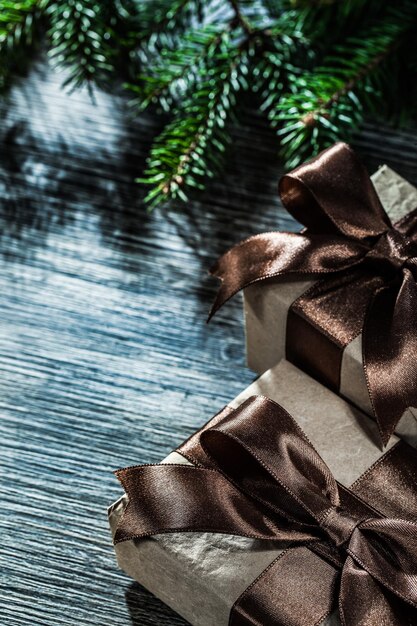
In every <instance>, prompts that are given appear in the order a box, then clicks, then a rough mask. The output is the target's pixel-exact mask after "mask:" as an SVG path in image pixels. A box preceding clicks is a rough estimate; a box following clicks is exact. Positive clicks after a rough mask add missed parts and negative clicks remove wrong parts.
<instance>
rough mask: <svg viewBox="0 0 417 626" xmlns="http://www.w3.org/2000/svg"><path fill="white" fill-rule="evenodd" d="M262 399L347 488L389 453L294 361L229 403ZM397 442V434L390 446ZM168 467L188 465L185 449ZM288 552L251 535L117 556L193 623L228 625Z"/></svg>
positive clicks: (141, 544)
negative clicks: (239, 603)
mask: <svg viewBox="0 0 417 626" xmlns="http://www.w3.org/2000/svg"><path fill="white" fill-rule="evenodd" d="M254 394H260V395H265V396H268V397H269V398H272V399H273V400H275V401H276V402H278V403H279V404H281V405H282V406H283V407H284V408H285V409H286V410H287V411H289V413H290V414H291V415H292V416H293V417H294V418H295V419H296V420H297V421H298V423H299V424H300V426H301V428H302V429H303V430H304V432H305V433H306V435H307V436H308V438H309V439H310V441H311V442H312V443H313V445H314V446H315V448H316V450H317V451H318V452H319V453H320V454H321V456H322V457H323V459H324V461H325V462H326V463H327V464H328V466H329V467H330V469H331V471H332V472H333V474H334V476H335V478H336V479H337V480H338V481H339V482H341V483H342V484H344V485H346V486H350V485H351V484H352V483H353V482H354V481H355V480H356V479H357V478H358V477H359V476H361V475H362V474H363V473H364V472H365V471H366V470H367V469H368V468H369V467H370V466H371V465H372V464H373V463H374V462H375V461H377V460H378V459H379V458H380V457H381V456H383V454H384V452H382V451H381V448H380V443H379V436H378V429H377V426H376V424H375V423H374V422H373V421H372V420H370V419H369V418H368V417H366V416H365V415H364V414H363V413H362V412H361V411H359V410H358V409H355V408H354V407H352V406H351V405H349V404H348V403H347V402H346V401H345V400H343V399H342V398H341V397H340V396H337V395H336V394H334V393H333V392H331V391H330V390H328V389H327V388H325V387H324V386H322V385H321V384H320V383H318V382H316V381H315V380H313V379H312V378H310V377H309V376H307V374H304V373H303V372H301V371H300V370H299V369H297V368H296V367H295V366H294V365H292V364H290V363H289V362H288V361H285V360H282V361H281V362H280V363H279V364H277V365H276V366H275V367H273V368H272V369H270V370H268V371H267V372H265V373H264V374H263V375H262V376H261V377H260V378H259V379H258V380H257V381H255V382H254V383H253V384H252V385H250V386H249V387H248V388H247V389H245V391H243V393H241V394H240V395H239V396H237V397H236V398H235V399H234V400H232V401H231V402H230V404H229V406H231V407H232V408H236V407H238V406H239V405H240V404H241V403H242V402H243V401H244V400H245V399H246V398H248V397H249V396H251V395H254ZM218 408H220V407H218ZM397 441H398V438H397V437H395V436H394V437H392V438H391V441H390V443H389V446H388V448H387V449H390V448H391V447H392V446H393V445H394V444H395V443H396V442H397ZM138 461H140V459H138ZM165 462H170V463H188V461H187V460H186V459H185V458H184V457H182V456H181V455H180V454H178V453H177V452H173V453H172V454H170V455H169V456H168V457H167V459H165ZM126 502H127V501H126V496H123V497H122V498H120V499H119V500H118V501H117V502H116V503H115V504H114V505H113V506H111V507H110V509H109V521H110V526H111V529H112V532H113V534H114V532H115V529H116V526H117V522H118V520H119V518H120V516H121V514H122V512H123V510H124V507H125V506H126ZM285 547H286V546H284V545H282V544H277V543H273V542H268V543H267V542H261V541H257V540H253V539H247V538H244V537H231V536H226V535H220V534H210V533H175V534H170V535H159V536H157V537H153V538H150V539H144V540H140V541H134V540H133V541H127V542H123V543H119V544H117V545H116V546H115V551H116V556H117V561H118V564H119V566H120V567H121V568H122V569H123V570H124V571H125V572H126V573H127V574H128V575H129V576H131V577H132V578H134V579H135V580H137V581H138V582H140V583H141V584H142V585H143V586H144V587H146V588H147V589H148V590H149V591H151V592H152V593H153V594H154V595H156V596H157V597H158V598H160V599H161V600H162V601H163V602H165V603H166V604H167V605H169V606H170V607H171V608H172V609H174V611H176V612H177V613H179V614H180V615H182V616H183V617H184V618H185V619H186V620H187V621H188V622H190V623H191V624H193V625H194V626H227V625H228V621H229V613H230V610H231V607H232V606H233V604H234V602H235V601H236V600H237V599H238V597H239V596H240V594H241V593H242V592H243V591H244V590H245V589H246V588H247V587H248V586H249V585H250V583H251V582H252V581H253V580H254V579H255V578H256V577H257V576H258V575H259V574H260V573H261V572H262V571H263V570H264V569H265V568H266V567H267V566H268V565H269V564H270V563H271V562H272V561H273V560H274V559H275V558H276V557H277V556H278V555H279V554H280V552H281V551H282V550H283V549H284V548H285ZM312 576H314V572H312ZM324 625H326V626H340V621H339V617H338V615H337V614H334V615H332V616H330V617H328V618H326V620H325V621H324V622H323V626H324ZM312 626H313V625H312Z"/></svg>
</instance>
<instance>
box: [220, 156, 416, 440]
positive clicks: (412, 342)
mask: <svg viewBox="0 0 417 626" xmlns="http://www.w3.org/2000/svg"><path fill="white" fill-rule="evenodd" d="M279 189H280V193H281V197H282V201H283V203H284V205H285V207H286V208H287V209H288V210H289V211H290V213H291V214H292V215H293V216H294V217H295V218H296V219H298V220H299V221H300V222H301V223H303V224H304V225H305V226H306V227H307V230H305V231H303V232H301V233H299V234H295V233H273V232H270V233H264V234H260V235H256V236H254V237H251V238H249V239H247V240H245V241H243V242H241V243H240V244H238V245H236V246H235V247H234V248H232V249H231V250H229V251H228V252H227V253H226V254H225V255H223V257H221V258H220V259H219V261H218V262H217V263H216V265H215V266H214V268H213V270H212V273H213V274H214V275H215V276H217V277H218V278H220V279H221V281H222V284H221V287H220V289H219V291H218V294H217V297H216V300H215V303H214V305H213V307H212V310H211V312H210V315H209V319H210V318H211V316H212V315H213V314H214V313H215V312H216V311H217V310H218V309H219V308H220V307H221V306H222V305H223V304H224V303H225V302H226V301H227V300H228V299H229V298H231V297H232V296H233V295H234V294H235V293H237V292H238V291H240V290H241V289H244V288H245V287H248V286H249V285H252V284H253V283H257V282H260V281H266V280H268V279H270V278H281V277H282V278H287V279H288V278H289V279H295V280H296V279H300V278H303V279H305V278H307V277H309V278H316V279H317V280H318V279H322V280H321V283H320V284H322V283H323V284H325V285H327V284H328V285H329V292H328V294H327V295H326V296H325V297H323V298H320V294H318V293H316V289H315V286H314V287H313V288H312V289H309V290H308V291H307V292H306V293H305V294H303V296H302V298H303V305H302V306H301V305H300V298H299V299H298V301H297V302H296V303H294V304H293V307H292V308H291V313H294V312H295V310H296V309H297V311H296V313H294V315H289V316H288V320H289V322H288V324H287V344H286V345H287V355H289V356H288V357H287V358H291V355H296V356H295V357H294V360H295V362H296V364H297V365H300V363H301V364H304V366H305V367H306V369H307V370H309V373H311V372H313V374H314V375H316V376H318V377H319V378H321V380H322V381H326V382H327V383H328V384H329V386H333V387H334V386H335V380H336V386H337V385H338V381H339V379H340V376H339V374H340V372H341V366H342V356H343V350H344V348H345V347H346V345H347V344H348V343H349V341H351V340H352V339H349V340H346V341H345V339H343V340H341V336H343V338H345V337H351V336H352V337H353V338H354V337H356V336H357V335H358V332H360V331H362V334H363V337H364V338H365V340H364V341H362V353H363V368H364V375H365V377H366V380H367V383H368V391H369V397H370V401H371V405H372V407H373V411H374V415H375V418H376V421H377V422H378V426H379V430H380V434H381V440H382V442H383V444H386V443H387V441H388V440H389V438H390V436H391V435H392V433H393V432H394V430H395V428H396V426H397V424H398V422H399V420H400V419H401V417H402V415H403V413H404V412H405V411H406V409H408V408H409V407H417V365H416V354H417V351H416V346H417V323H416V321H415V320H416V318H415V316H416V313H415V311H416V298H417V209H416V210H415V211H413V212H411V213H410V214H409V215H407V216H406V217H405V218H402V219H401V220H400V221H398V222H397V223H396V224H394V225H392V224H391V221H390V219H389V217H388V215H387V214H386V213H385V211H384V209H383V207H382V205H381V203H380V201H379V199H378V197H377V194H376V191H375V189H374V187H373V185H372V182H371V180H370V178H369V176H368V174H367V172H366V170H365V168H364V167H363V165H362V164H361V162H360V161H359V159H358V158H357V157H356V155H355V154H354V152H353V150H351V148H349V146H347V145H346V144H336V145H335V146H333V147H332V148H329V149H328V150H325V151H324V152H323V153H322V154H320V155H319V156H318V157H316V158H315V159H313V160H312V161H310V162H308V163H306V164H305V165H302V166H300V167H299V168H297V169H295V170H294V171H292V172H290V173H289V174H287V175H286V176H284V177H283V178H282V179H281V181H280V187H279ZM324 279H325V280H324ZM346 281H348V283H349V289H346ZM411 282H412V283H413V284H412V285H411ZM320 289H321V288H319V290H320ZM315 298H316V299H315ZM351 302H355V303H357V306H354V307H352V306H349V303H351ZM341 325H343V330H344V332H342V333H341V332H340V327H341ZM317 329H319V330H317ZM375 329H378V332H375ZM401 329H403V330H401ZM297 331H298V332H297ZM318 335H319V336H321V337H324V338H325V340H326V339H327V338H329V341H328V343H326V341H325V340H324V344H323V343H321V344H319V345H320V348H321V349H320V350H317V352H318V353H319V354H320V358H318V357H317V360H315V357H314V356H310V355H309V354H307V350H304V352H303V350H301V357H300V356H299V355H300V348H299V346H300V345H303V346H305V345H309V346H311V345H312V344H314V345H316V346H317V344H318V342H317V336H318ZM300 337H301V339H300ZM323 345H324V346H325V349H323ZM326 350H327V351H326ZM313 361H314V363H313ZM327 362H331V364H332V367H331V369H332V372H335V371H336V372H337V375H336V377H334V376H333V378H332V376H331V375H329V369H328V368H327V367H326V363H327Z"/></svg>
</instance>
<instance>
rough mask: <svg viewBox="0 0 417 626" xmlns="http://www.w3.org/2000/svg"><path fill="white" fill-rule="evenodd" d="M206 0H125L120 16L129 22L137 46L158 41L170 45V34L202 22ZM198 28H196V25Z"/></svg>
mask: <svg viewBox="0 0 417 626" xmlns="http://www.w3.org/2000/svg"><path fill="white" fill-rule="evenodd" d="M204 4H205V3H204V2H203V0H127V1H126V0H124V1H123V0H121V1H120V7H119V13H121V14H122V15H123V17H124V19H125V20H126V21H127V23H128V25H129V29H130V38H131V39H132V41H133V45H138V43H141V42H144V41H146V40H150V41H148V43H151V42H153V43H154V44H155V40H157V39H158V38H159V37H160V36H162V38H163V41H165V42H166V40H167V39H166V36H167V34H168V33H172V34H178V33H179V32H184V31H185V30H186V29H187V28H189V27H190V26H191V25H192V23H193V22H196V21H197V22H201V21H202V14H203V10H204ZM194 25H195V24H194Z"/></svg>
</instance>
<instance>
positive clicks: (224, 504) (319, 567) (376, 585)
mask: <svg viewBox="0 0 417 626" xmlns="http://www.w3.org/2000/svg"><path fill="white" fill-rule="evenodd" d="M401 445H402V446H403V449H404V450H405V453H404V454H405V456H407V450H408V448H409V447H408V446H407V444H401ZM186 448H187V450H188V455H189V456H190V457H191V458H193V460H197V462H198V463H199V465H197V466H185V465H165V464H161V465H144V466H137V467H130V468H126V469H122V470H119V471H118V472H116V474H117V476H118V478H119V480H120V481H121V483H122V485H123V487H124V489H125V491H126V493H127V495H128V500H129V502H128V505H127V507H126V509H125V512H124V515H123V517H122V519H121V521H120V523H119V526H118V528H117V530H116V534H115V538H114V541H115V543H118V542H120V541H126V540H130V539H139V538H143V537H147V536H150V535H156V534H160V533H170V532H179V531H181V532H196V531H199V532H201V531H202V532H213V533H227V534H233V535H240V536H245V537H253V538H255V539H261V540H262V539H264V540H269V541H271V540H272V541H277V542H290V543H291V544H295V547H293V548H291V549H289V550H288V551H287V552H284V553H283V554H282V555H281V556H280V557H279V558H278V559H277V560H276V561H274V562H273V563H272V564H271V566H270V567H268V568H267V569H266V570H265V571H264V572H263V573H262V574H261V576H260V577H259V578H258V580H256V581H254V583H253V584H252V585H250V587H249V588H248V589H247V590H246V591H245V592H244V594H243V595H242V596H241V598H239V600H238V601H237V602H236V604H235V605H234V607H233V608H232V611H231V616H230V626H244V625H248V624H252V625H254V624H257V625H259V624H263V625H268V626H292V625H293V626H316V625H317V624H319V623H320V622H321V621H322V619H324V617H326V615H327V614H329V613H330V612H331V611H332V610H333V608H334V598H335V597H336V596H337V595H338V598H339V614H340V619H341V622H342V624H343V626H380V625H381V624H391V625H392V626H405V625H408V626H409V625H410V624H416V623H417V610H416V609H417V523H416V522H415V504H416V502H417V498H416V478H417V464H416V462H415V458H414V457H415V455H414V454H411V457H410V458H411V459H412V461H411V465H410V466H406V467H408V469H409V468H410V467H411V468H412V469H411V471H409V473H408V474H407V472H404V471H403V474H401V467H402V463H398V462H397V463H395V462H394V463H393V464H391V466H390V465H389V464H388V465H386V464H383V465H382V463H381V464H379V465H380V466H381V467H382V466H383V470H382V471H380V470H379V469H378V464H377V465H376V466H374V468H371V469H370V470H369V471H368V472H366V473H365V474H364V475H363V477H362V478H361V479H360V480H359V481H358V483H357V484H356V485H354V487H353V488H352V489H347V488H345V487H343V486H342V485H340V484H338V483H337V482H336V480H335V479H334V477H333V476H332V474H331V472H330V470H329V468H328V467H327V466H326V464H325V463H324V461H323V460H322V459H321V457H320V456H319V455H318V453H317V452H316V450H315V449H314V448H313V446H312V445H311V443H310V442H309V441H308V439H307V437H306V436H305V435H304V433H303V432H302V430H301V429H300V427H299V426H298V425H297V423H296V422H295V421H294V420H293V418H292V417H291V416H290V415H289V414H288V413H287V412H286V411H285V410H284V409H283V408H282V407H280V406H279V405H277V404H276V403H275V402H273V401H272V400H269V399H268V398H264V397H259V396H254V397H252V398H249V399H248V400H246V401H245V402H244V403H243V404H242V405H241V406H240V407H239V408H238V409H235V410H232V411H230V409H227V410H226V411H225V412H224V413H220V414H219V415H218V416H217V417H216V419H215V420H214V422H213V423H212V424H211V425H208V427H207V428H205V429H203V431H201V433H200V437H199V441H198V442H197V440H196V439H195V438H193V439H192V440H190V441H189V442H188V443H187V446H186ZM393 451H394V452H392V451H390V452H388V453H387V454H386V455H385V456H384V457H383V458H385V457H389V456H390V455H391V454H393V455H394V454H395V448H393ZM402 454H403V453H402ZM205 459H207V461H205ZM398 472H400V478H401V488H400V490H399V493H400V494H401V493H403V494H405V495H406V496H407V498H406V501H405V502H404V507H402V506H400V504H401V501H400V503H397V506H395V505H391V509H389V507H388V509H389V510H388V515H387V516H384V514H383V509H384V506H382V507H381V508H382V510H381V508H379V507H378V509H379V510H378V509H377V507H375V506H374V504H375V499H376V503H377V504H378V503H379V500H378V497H376V498H375V491H372V488H371V489H369V487H367V486H366V483H367V481H368V482H369V481H371V484H373V485H375V484H377V485H378V487H379V488H380V487H381V480H379V484H378V480H377V478H378V475H379V474H380V475H381V476H382V478H383V479H384V480H386V479H387V477H388V478H390V477H391V478H393V477H396V476H397V474H398ZM372 474H373V476H371V475H372ZM361 481H362V483H363V484H362V487H361ZM391 482H392V481H391ZM393 482H394V483H395V481H393ZM363 485H365V488H364V487H363ZM385 485H386V483H385ZM388 485H389V486H390V481H388ZM367 491H370V501H369V502H365V500H364V499H363V498H362V497H361V496H362V495H363V493H367ZM377 491H378V489H377ZM410 494H411V496H410ZM372 500H373V503H372ZM388 500H390V498H388ZM409 500H410V502H409ZM408 502H409V503H408ZM407 503H408V504H407ZM410 508H411V509H412V511H411V512H410ZM391 513H392V516H391ZM288 589H290V594H288ZM284 591H285V592H286V593H283V592H284ZM335 591H338V593H336V594H335Z"/></svg>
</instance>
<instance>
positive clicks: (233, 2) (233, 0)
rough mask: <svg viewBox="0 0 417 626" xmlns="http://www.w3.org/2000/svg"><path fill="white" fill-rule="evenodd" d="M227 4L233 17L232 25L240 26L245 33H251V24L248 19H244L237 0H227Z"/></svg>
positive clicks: (249, 34)
mask: <svg viewBox="0 0 417 626" xmlns="http://www.w3.org/2000/svg"><path fill="white" fill-rule="evenodd" d="M228 1H229V4H230V6H231V8H232V11H233V15H234V19H233V26H240V28H241V29H242V30H243V32H244V33H246V35H248V36H251V35H252V26H251V25H250V23H249V21H248V20H247V19H246V17H245V16H244V14H243V13H242V11H241V10H240V6H239V1H238V0H228Z"/></svg>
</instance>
